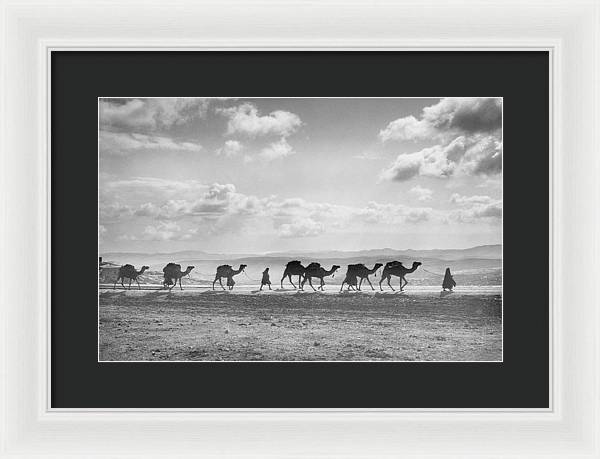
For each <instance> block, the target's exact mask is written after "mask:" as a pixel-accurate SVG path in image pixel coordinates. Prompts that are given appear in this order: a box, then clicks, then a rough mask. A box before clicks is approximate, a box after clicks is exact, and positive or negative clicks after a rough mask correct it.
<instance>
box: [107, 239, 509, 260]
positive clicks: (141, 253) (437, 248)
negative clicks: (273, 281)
mask: <svg viewBox="0 0 600 459" xmlns="http://www.w3.org/2000/svg"><path fill="white" fill-rule="evenodd" d="M502 245H503V244H502V242H500V243H496V244H480V245H474V246H470V247H463V248H456V247H451V248H439V247H435V248H430V249H395V248H392V247H381V248H372V249H353V250H342V249H326V250H288V251H286V250H278V251H274V252H254V253H251V252H248V253H242V252H232V253H226V252H216V253H215V252H206V251H204V250H201V249H183V250H175V251H173V252H124V251H120V250H106V251H105V252H104V253H123V254H128V255H148V254H152V255H171V254H174V253H180V252H192V251H197V252H203V253H205V254H206V255H227V256H236V255H237V256H243V257H247V256H267V255H277V254H286V253H316V252H343V253H350V252H365V251H373V250H394V251H397V252H406V251H413V252H417V251H433V250H470V249H476V248H479V247H492V246H502ZM98 255H99V256H100V255H101V252H100V250H98Z"/></svg>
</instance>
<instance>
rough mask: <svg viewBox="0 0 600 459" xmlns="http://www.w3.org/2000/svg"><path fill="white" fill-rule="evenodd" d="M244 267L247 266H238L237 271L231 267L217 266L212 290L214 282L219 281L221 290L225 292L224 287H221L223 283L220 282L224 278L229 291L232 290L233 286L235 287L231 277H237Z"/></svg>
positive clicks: (213, 286)
mask: <svg viewBox="0 0 600 459" xmlns="http://www.w3.org/2000/svg"><path fill="white" fill-rule="evenodd" d="M246 266H247V265H240V268H239V269H233V268H232V267H231V265H221V266H217V273H216V274H215V280H214V281H213V283H212V288H213V290H214V289H215V282H217V281H219V284H221V288H222V289H223V290H225V287H223V282H221V278H222V277H225V278H226V279H227V287H229V290H233V286H234V285H235V282H234V281H233V276H237V275H238V274H239V273H241V272H242V271H243V270H244V269H245V268H246ZM230 279H231V281H230Z"/></svg>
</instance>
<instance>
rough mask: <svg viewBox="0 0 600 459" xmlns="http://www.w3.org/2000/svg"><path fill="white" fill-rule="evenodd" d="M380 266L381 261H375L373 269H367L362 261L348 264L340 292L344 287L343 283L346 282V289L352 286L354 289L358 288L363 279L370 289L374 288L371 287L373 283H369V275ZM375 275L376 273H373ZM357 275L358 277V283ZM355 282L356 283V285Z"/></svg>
mask: <svg viewBox="0 0 600 459" xmlns="http://www.w3.org/2000/svg"><path fill="white" fill-rule="evenodd" d="M382 266H383V264H381V263H375V266H373V269H369V268H367V267H366V266H365V265H363V264H362V263H359V264H356V265H348V270H347V271H346V277H345V278H344V280H343V281H342V285H341V287H340V292H341V291H342V289H343V288H344V284H348V290H350V288H352V290H355V289H357V290H360V287H361V286H362V283H363V281H364V280H365V279H366V280H367V282H368V283H369V285H370V286H371V289H373V290H375V288H374V287H373V284H371V281H370V280H369V275H371V274H373V273H376V272H377V270H378V269H379V268H381V267H382ZM375 275H377V274H375ZM359 277H360V283H358V278H359ZM357 283H358V285H357Z"/></svg>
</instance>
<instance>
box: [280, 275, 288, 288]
mask: <svg viewBox="0 0 600 459" xmlns="http://www.w3.org/2000/svg"><path fill="white" fill-rule="evenodd" d="M286 275H287V273H283V276H282V277H281V288H282V289H283V279H285V276H286Z"/></svg>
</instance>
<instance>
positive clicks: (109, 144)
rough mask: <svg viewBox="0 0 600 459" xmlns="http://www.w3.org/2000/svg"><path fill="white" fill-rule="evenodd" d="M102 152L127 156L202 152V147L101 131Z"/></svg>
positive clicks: (150, 136) (148, 136)
mask: <svg viewBox="0 0 600 459" xmlns="http://www.w3.org/2000/svg"><path fill="white" fill-rule="evenodd" d="M99 146H100V152H101V153H104V154H111V155H127V154H130V153H134V152H138V151H152V150H155V151H161V152H166V151H182V152H195V151H200V150H201V149H202V146H201V145H200V144H198V143H193V142H179V141H176V140H174V139H172V138H170V137H164V136H153V135H145V134H136V133H123V132H109V131H100V144H99Z"/></svg>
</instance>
